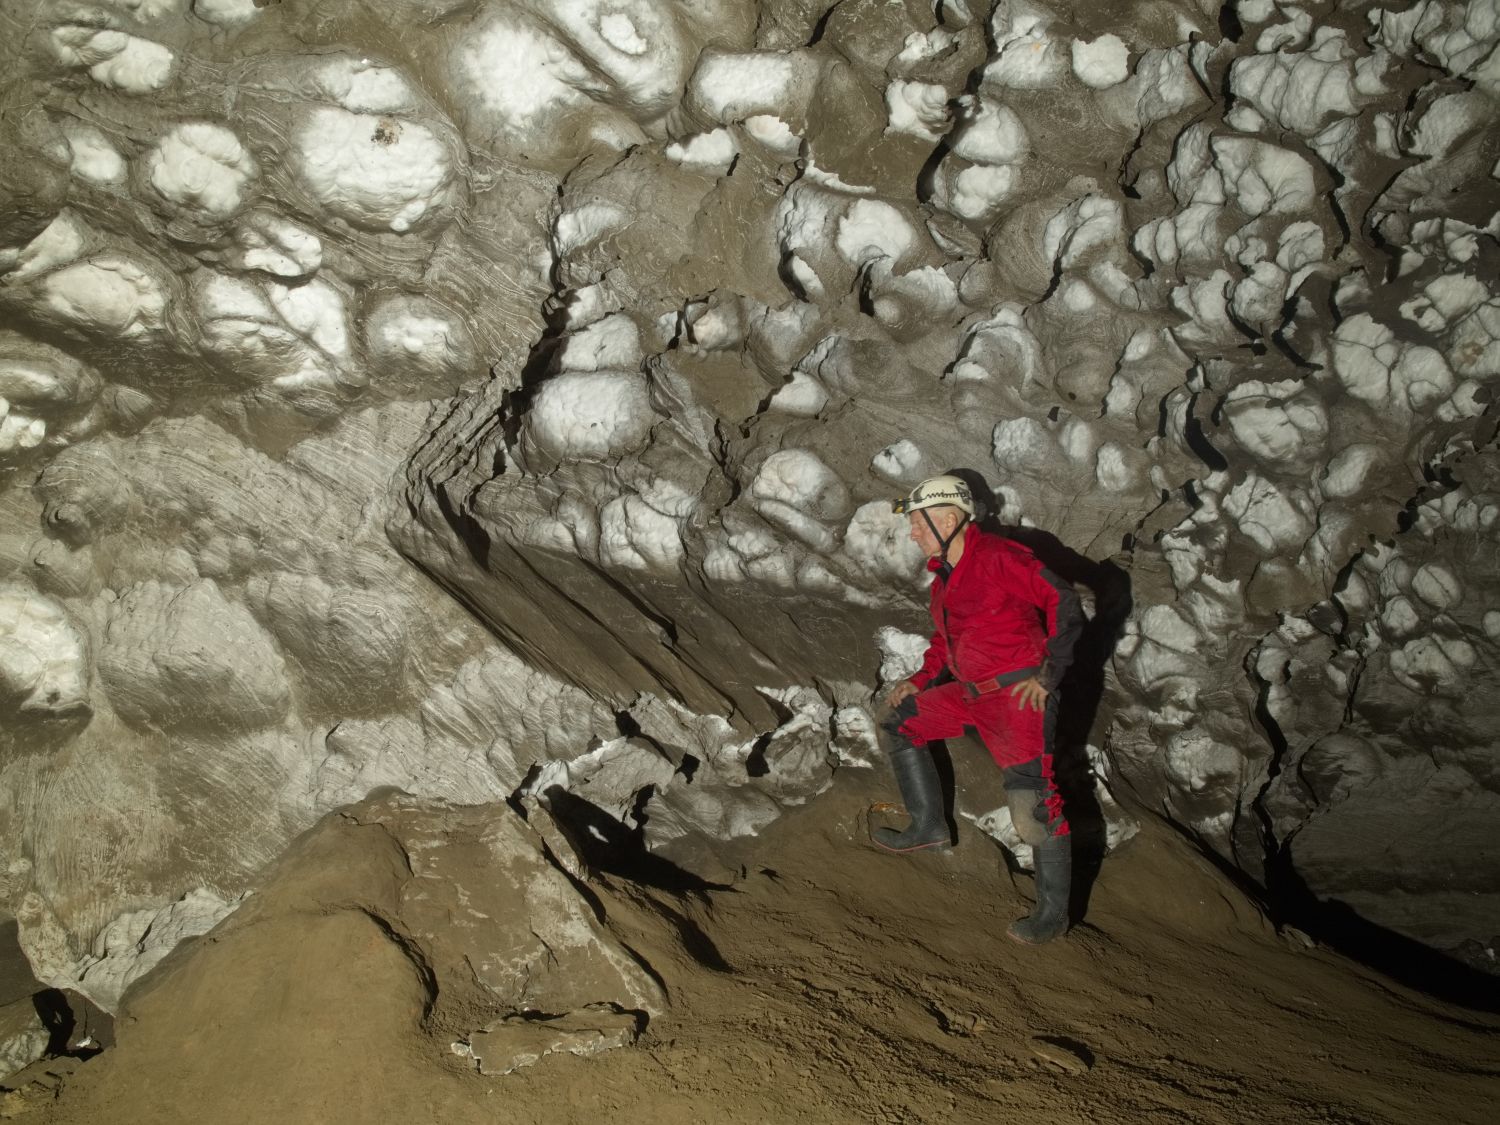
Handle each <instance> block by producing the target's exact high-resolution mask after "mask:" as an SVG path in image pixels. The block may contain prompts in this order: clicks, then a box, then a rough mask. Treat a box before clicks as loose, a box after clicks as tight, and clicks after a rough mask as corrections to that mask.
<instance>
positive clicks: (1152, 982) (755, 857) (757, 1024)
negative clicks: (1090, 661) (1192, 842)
mask: <svg viewBox="0 0 1500 1125" xmlns="http://www.w3.org/2000/svg"><path fill="white" fill-rule="evenodd" d="M880 780H881V779H879V778H877V777H874V776H872V775H871V774H870V772H869V771H842V772H841V774H840V779H839V783H838V784H837V785H836V786H835V788H834V790H833V791H832V792H831V793H829V794H827V795H825V796H823V797H821V798H819V799H818V800H817V801H815V802H813V804H812V805H811V806H809V807H806V808H803V809H800V810H796V811H795V812H794V813H792V814H791V815H790V816H788V817H786V818H784V819H783V820H782V821H781V822H779V823H778V824H777V825H775V826H773V827H772V829H771V830H770V831H769V832H768V833H767V835H766V836H765V837H764V838H763V839H761V840H758V841H753V842H751V844H752V846H751V847H750V848H747V849H745V850H743V851H742V852H741V853H740V854H739V856H738V858H739V859H740V860H741V861H743V862H744V863H745V864H746V870H745V873H744V875H743V877H741V878H740V879H739V880H738V881H737V882H736V883H735V884H734V886H733V887H732V888H731V889H725V890H714V891H708V892H691V893H686V894H683V893H676V892H669V891H667V890H664V889H661V888H641V887H636V886H626V885H624V883H623V881H622V880H621V879H619V878H617V877H614V876H600V877H599V879H598V880H597V882H596V887H597V891H598V894H599V897H600V899H601V901H602V902H603V903H604V904H605V907H606V909H607V910H608V911H609V913H610V915H611V918H612V921H613V923H614V927H615V929H616V931H617V932H618V933H620V934H621V935H622V936H624V937H625V939H626V940H627V941H628V942H630V944H631V945H632V946H633V948H635V949H636V950H637V952H638V953H639V954H640V955H641V956H642V957H643V958H644V959H645V960H646V961H647V962H649V963H650V965H651V966H652V968H653V970H654V971H655V972H656V973H658V974H659V975H660V977H661V979H662V980H663V981H664V982H665V984H666V986H667V988H668V990H669V992H670V995H671V1002H672V1010H671V1012H670V1013H669V1014H668V1015H667V1016H664V1017H661V1018H659V1019H657V1020H655V1021H653V1023H652V1024H651V1026H650V1027H649V1028H648V1029H647V1032H646V1034H645V1035H643V1036H642V1038H641V1040H640V1043H639V1044H638V1045H637V1046H636V1047H635V1048H633V1049H630V1048H627V1049H619V1050H614V1051H609V1052H606V1053H604V1054H601V1055H597V1056H594V1057H591V1058H580V1057H575V1056H571V1055H552V1056H548V1057H546V1058H544V1059H543V1060H542V1061H541V1062H540V1063H538V1064H537V1065H535V1066H532V1067H529V1068H526V1069H523V1070H519V1071H516V1072H514V1073H512V1074H510V1075H507V1076H504V1077H498V1078H487V1077H483V1076H481V1075H479V1074H478V1073H476V1072H474V1071H473V1070H472V1069H468V1068H467V1065H468V1064H465V1063H464V1062H463V1061H462V1060H460V1059H458V1058H456V1057H455V1056H454V1055H452V1054H451V1052H449V1051H448V1050H447V1042H446V1041H445V1037H440V1036H437V1035H434V1034H429V1033H428V1032H425V1031H424V1030H423V1029H422V1028H421V1026H420V1019H419V1015H418V1013H416V1012H415V1011H414V1010H413V1008H412V1006H411V1005H410V1004H409V1003H406V1002H404V1000H403V999H402V994H401V993H400V989H399V988H396V987H393V986H392V987H387V986H386V985H385V984H384V983H383V982H382V980H381V978H380V977H379V976H378V972H377V970H376V969H373V968H372V969H370V970H369V972H370V973H371V974H376V975H362V970H361V963H360V962H357V961H356V962H355V963H353V964H351V965H350V966H349V970H348V972H346V973H342V974H340V973H332V974H330V973H328V972H326V971H325V972H324V973H323V974H322V977H323V979H322V980H321V981H320V983H319V987H322V988H323V989H324V990H325V991H327V992H328V993H329V996H330V997H331V999H329V1000H328V1001H325V1002H324V1003H323V1004H321V1005H320V1011H321V1012H323V1013H324V1016H323V1018H320V1019H313V1020H308V1019H306V1018H304V1019H303V1020H302V1021H301V1022H298V1023H289V1022H288V1021H286V1020H284V1019H278V1018H276V1017H277V1009H276V1001H275V1000H274V996H276V995H282V994H284V993H285V991H286V988H287V986H288V984H291V985H293V987H294V988H295V984H296V982H295V981H290V982H289V981H280V982H272V983H274V984H275V985H276V987H274V988H272V987H270V985H269V984H267V983H264V982H263V983H262V985H261V987H260V992H261V993H263V994H265V995H266V996H268V997H273V999H268V1000H267V1001H266V1002H265V1003H263V1004H261V1005H260V1006H259V1007H256V1008H254V1009H252V1010H253V1011H254V1012H255V1013H257V1014H256V1015H255V1016H254V1017H253V1018H246V1017H245V1016H244V1014H243V1013H244V1012H245V1011H246V1009H245V1008H244V1006H243V1005H240V1006H237V1007H236V1008H235V1011H236V1012H237V1013H240V1015H239V1016H238V1017H237V1019H236V1022H233V1023H226V1024H224V1025H222V1026H218V1027H214V1028H203V1027H197V1028H194V1027H183V1026H180V1025H170V1024H164V1025H161V1026H151V1027H147V1026H143V1025H136V1026H131V1027H128V1028H122V1029H121V1030H122V1037H121V1043H120V1045H119V1046H118V1047H116V1048H114V1049H112V1050H110V1051H106V1052H104V1054H102V1055H101V1056H99V1057H98V1059H96V1060H94V1061H91V1062H89V1063H86V1064H84V1065H83V1066H82V1067H81V1068H79V1070H78V1071H77V1073H76V1075H75V1076H74V1077H73V1078H72V1079H71V1080H70V1081H69V1083H68V1084H67V1085H66V1086H65V1087H64V1089H63V1093H62V1096H61V1097H60V1098H59V1099H58V1100H57V1101H55V1102H49V1103H45V1104H40V1105H35V1106H34V1108H33V1110H32V1111H30V1112H26V1113H24V1114H23V1118H24V1119H25V1120H28V1121H35V1122H37V1125H82V1123H96V1122H97V1123H103V1122H112V1123H115V1125H130V1123H135V1122H142V1123H144V1122H152V1123H153V1125H164V1123H169V1122H189V1121H191V1122H232V1121H244V1122H260V1121H267V1122H269V1121H277V1122H281V1123H282V1125H301V1123H302V1122H308V1123H311V1122H323V1121H333V1120H339V1121H345V1122H364V1121H370V1122H387V1121H389V1122H425V1121H433V1122H438V1121H441V1122H445V1123H448V1122H452V1123H468V1122H537V1123H553V1122H601V1121H602V1122H616V1121H642V1122H660V1123H663V1125H678V1123H682V1125H686V1123H688V1122H794V1121H805V1122H875V1123H880V1125H895V1123H900V1122H929V1121H931V1122H939V1121H942V1122H994V1121H1012V1120H1013V1121H1021V1122H1025V1123H1027V1125H1050V1123H1058V1125H1064V1123H1066V1125H1073V1123H1082V1122H1089V1123H1110V1122H1122V1123H1124V1122H1142V1121H1172V1122H1195V1123H1197V1122H1201V1123H1204V1125H1214V1123H1219V1122H1224V1123H1229V1122H1234V1123H1242V1122H1330V1123H1345V1122H1347V1123H1356V1122H1358V1123H1368V1122H1392V1123H1396V1122H1399V1123H1403V1125H1405V1123H1411V1122H1429V1121H1430V1122H1438V1121H1442V1122H1453V1123H1463V1122H1479V1121H1480V1120H1481V1119H1483V1120H1486V1121H1488V1120H1492V1118H1491V1117H1490V1115H1489V1109H1490V1107H1489V1105H1488V1102H1489V1097H1488V1093H1490V1092H1492V1091H1493V1090H1494V1089H1495V1088H1496V1087H1495V1082H1496V1080H1497V1078H1500V1049H1497V1046H1496V1044H1497V1043H1500V1036H1497V1035H1496V1032H1497V1031H1500V1016H1496V1015H1493V1014H1487V1013H1483V1012H1476V1011H1471V1010H1468V1009H1465V1008H1461V1007H1456V1006H1453V1005H1449V1004H1446V1003H1444V1002H1441V1001H1438V1000H1435V999H1432V998H1429V997H1426V996H1424V995H1422V994H1419V993H1416V992H1413V991H1411V990H1409V989H1406V988H1405V987H1403V986H1400V985H1396V984H1393V983H1391V982H1389V981H1386V980H1384V979H1383V978H1381V977H1380V976H1379V975H1378V974H1376V973H1374V972H1373V971H1371V970H1368V969H1365V968H1363V967H1361V966H1358V965H1355V964H1352V963H1350V962H1349V961H1347V960H1345V959H1343V958H1342V957H1340V956H1338V955H1336V954H1334V953H1332V952H1329V951H1326V950H1323V949H1319V948H1309V947H1308V946H1307V945H1306V944H1304V943H1302V942H1299V941H1297V940H1295V939H1290V938H1288V937H1285V936H1280V935H1278V934H1277V933H1276V932H1274V930H1273V929H1272V928H1271V927H1270V926H1269V925H1268V924H1267V923H1266V922H1265V921H1264V920H1263V919H1262V917H1261V916H1260V914H1259V913H1258V912H1257V911H1256V910H1255V909H1254V908H1253V907H1252V906H1251V904H1249V903H1248V902H1247V901H1246V900H1245V899H1244V898H1243V896H1242V895H1241V894H1240V893H1239V892H1238V891H1237V890H1236V889H1235V888H1234V887H1233V886H1232V885H1231V884H1229V883H1228V882H1227V881H1226V880H1225V878H1224V877H1223V876H1222V875H1221V874H1220V873H1219V872H1218V871H1217V870H1216V869H1214V868H1213V867H1212V866H1211V865H1210V864H1208V863H1207V862H1206V861H1204V860H1203V859H1202V858H1200V857H1199V856H1198V855H1197V854H1196V853H1194V852H1193V850H1192V849H1191V848H1190V847H1189V846H1188V845H1187V844H1185V843H1184V842H1183V841H1181V840H1179V839H1177V838H1176V837H1174V836H1172V835H1170V834H1169V833H1168V832H1166V831H1165V830H1164V829H1161V828H1157V827H1152V826H1147V827H1145V828H1143V830H1142V832H1141V833H1140V835H1138V836H1137V837H1136V838H1135V839H1133V840H1132V841H1130V842H1129V843H1128V844H1127V845H1126V846H1125V847H1124V848H1122V849H1121V850H1120V851H1119V852H1118V853H1117V854H1116V855H1114V856H1112V857H1110V859H1109V860H1108V861H1107V862H1106V864H1105V866H1104V869H1103V872H1102V875H1101V877H1100V879H1099V881H1098V883H1097V884H1096V886H1095V888H1094V891H1093V895H1092V900H1091V903H1090V907H1089V911H1088V915H1087V917H1086V919H1085V921H1084V922H1083V923H1082V924H1081V925H1079V926H1077V927H1076V928H1075V929H1074V930H1073V931H1072V932H1071V933H1070V934H1069V935H1068V936H1067V937H1066V938H1065V939H1063V940H1060V941H1057V942H1053V943H1052V944H1051V945H1048V946H1045V947H1041V948H1027V947H1022V946H1018V945H1015V944H1013V943H1012V942H1010V941H1009V940H1007V939H1006V938H1005V936H1004V928H1005V925H1006V923H1007V922H1008V921H1009V920H1010V919H1011V918H1012V917H1014V916H1016V915H1018V914H1020V913H1024V912H1025V910H1026V908H1027V907H1026V897H1025V896H1026V895H1027V894H1028V893H1029V889H1030V884H1029V880H1028V879H1026V878H1025V877H1020V876H1018V877H1014V878H1013V877H1012V876H1011V875H1010V874H1008V873H1007V871H1006V868H1005V865H1004V862H1003V859H1002V856H1001V853H1000V851H999V850H998V848H997V847H996V846H995V845H994V844H993V843H991V842H990V841H989V840H988V839H987V838H985V837H983V836H982V835H981V834H980V833H979V832H978V831H977V830H974V829H972V828H970V827H969V826H967V825H963V826H961V828H962V831H961V842H960V845H959V846H958V847H957V848H955V849H954V850H953V851H951V852H950V853H947V854H945V855H934V854H930V853H921V854H917V855H914V856H906V857H897V856H888V855H885V854H883V853H880V852H877V851H876V850H875V849H874V848H872V847H870V846H869V845H868V844H866V843H863V840H864V838H865V833H866V830H867V825H868V818H869V816H870V815H871V814H870V812H869V806H870V803H871V801H872V800H873V799H875V797H876V796H877V793H876V789H877V786H878V784H879V782H880ZM875 815H879V814H878V813H877V814H875ZM290 952H291V951H287V957H288V959H287V960H286V961H285V962H284V964H285V965H286V971H287V973H288V974H292V973H293V972H294V970H293V968H292V966H293V965H294V964H295V961H294V960H293V959H292V958H291V957H290ZM330 977H331V978H333V979H330ZM339 978H342V979H339ZM225 983H228V982H225ZM271 1041H274V1042H275V1044H276V1045H277V1050H276V1051H275V1052H271V1053H268V1052H267V1049H266V1048H267V1044H268V1043H269V1042H271ZM212 1044H218V1045H219V1046H218V1047H216V1048H215V1047H213V1046H212ZM273 1057H274V1058H275V1059H276V1060H278V1061H277V1062H276V1064H275V1068H274V1069H267V1068H265V1067H258V1066H257V1064H256V1060H257V1059H267V1058H273ZM288 1059H292V1060H295V1061H293V1062H292V1063H290V1064H289V1063H288V1062H287V1060H288Z"/></svg>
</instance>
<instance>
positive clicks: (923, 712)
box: [899, 681, 1068, 836]
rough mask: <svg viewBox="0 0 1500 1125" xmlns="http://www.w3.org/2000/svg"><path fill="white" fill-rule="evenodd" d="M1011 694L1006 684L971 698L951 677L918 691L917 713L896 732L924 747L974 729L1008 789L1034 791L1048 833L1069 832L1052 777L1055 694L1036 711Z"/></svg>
mask: <svg viewBox="0 0 1500 1125" xmlns="http://www.w3.org/2000/svg"><path fill="white" fill-rule="evenodd" d="M1010 692H1011V689H1010V688H1009V687H1004V688H1001V689H1000V690H999V691H992V692H989V693H988V694H986V695H980V696H970V695H969V692H968V689H967V688H965V687H964V685H963V684H961V683H958V682H955V681H949V682H948V683H945V684H941V685H939V686H938V687H931V688H928V689H926V690H925V691H921V692H918V693H917V695H916V699H915V702H916V707H917V713H916V715H915V716H913V717H911V718H908V719H907V720H906V721H905V722H904V723H902V724H901V726H900V728H899V729H900V733H901V734H902V735H904V736H905V737H906V738H908V739H910V740H911V742H912V744H913V745H916V746H922V745H925V744H926V743H928V742H933V741H936V740H938V739H943V738H958V737H960V736H962V735H963V733H964V731H965V728H967V727H972V728H973V729H974V730H975V731H976V732H978V734H979V741H981V742H982V743H984V748H985V749H986V750H988V751H989V752H990V757H992V758H994V759H995V764H996V765H997V766H999V767H1000V768H1001V770H1002V771H1003V773H1004V781H1005V788H1006V790H1007V791H1010V790H1013V789H1018V788H1020V789H1036V790H1038V791H1039V793H1038V797H1039V803H1040V804H1042V805H1043V806H1044V807H1045V810H1046V811H1045V815H1046V818H1047V831H1048V834H1049V835H1051V836H1064V835H1067V833H1068V822H1067V820H1066V819H1065V818H1064V816H1063V810H1062V794H1060V793H1059V792H1058V791H1057V786H1056V784H1055V783H1054V781H1053V776H1052V732H1053V728H1054V727H1055V726H1056V722H1057V719H1056V716H1057V704H1056V700H1057V695H1056V693H1055V692H1054V693H1053V694H1052V696H1051V697H1049V699H1048V700H1047V705H1046V707H1045V708H1043V709H1042V710H1040V711H1037V710H1034V709H1033V708H1031V707H1022V706H1021V705H1020V703H1019V702H1018V701H1017V700H1016V699H1015V698H1014V697H1013V696H1012V695H1011V694H1010ZM907 706H910V703H908V704H907ZM1040 815H1041V814H1039V817H1040Z"/></svg>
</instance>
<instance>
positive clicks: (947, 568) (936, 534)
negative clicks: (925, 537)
mask: <svg viewBox="0 0 1500 1125" xmlns="http://www.w3.org/2000/svg"><path fill="white" fill-rule="evenodd" d="M958 510H959V511H960V512H963V509H962V508H960V509H958ZM922 518H923V519H924V520H926V521H927V527H928V528H929V529H930V530H931V532H932V537H933V538H934V539H936V540H937V541H938V546H939V547H941V548H942V554H941V556H940V557H941V558H942V560H943V561H942V563H941V565H940V571H941V573H942V575H943V577H944V578H947V577H948V576H949V575H950V574H952V573H953V564H952V563H951V562H949V561H948V548H949V546H950V545H951V544H952V543H953V541H954V540H955V539H957V538H958V536H959V533H960V532H962V531H963V529H964V528H965V527H967V526H968V524H969V515H968V513H967V512H964V515H963V519H961V520H959V521H958V526H957V527H955V528H954V529H953V532H952V534H950V535H948V536H946V537H944V535H943V533H942V532H941V531H939V530H938V529H937V524H935V523H933V522H932V516H931V514H930V513H929V511H928V509H926V508H923V509H922Z"/></svg>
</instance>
